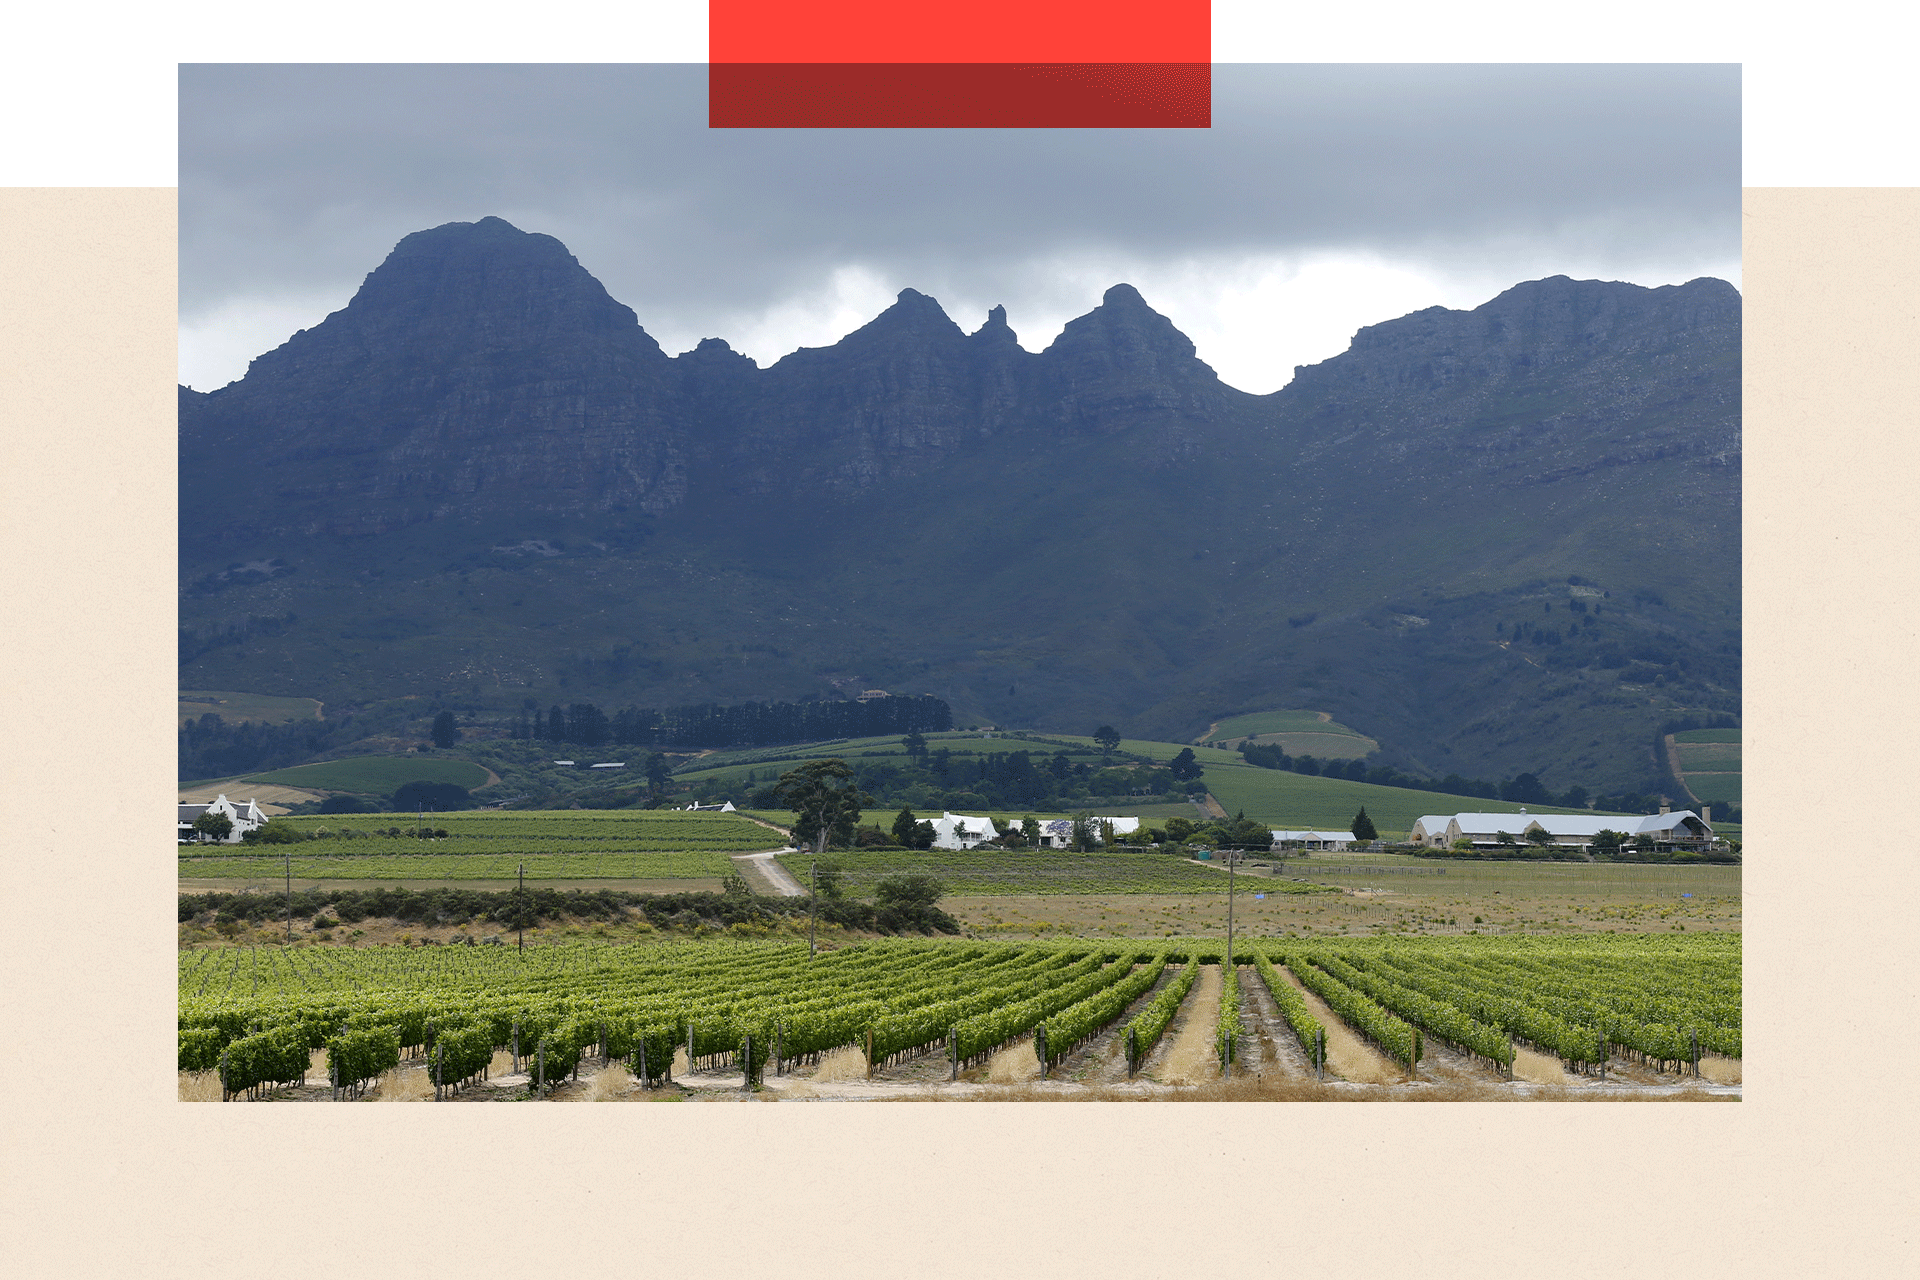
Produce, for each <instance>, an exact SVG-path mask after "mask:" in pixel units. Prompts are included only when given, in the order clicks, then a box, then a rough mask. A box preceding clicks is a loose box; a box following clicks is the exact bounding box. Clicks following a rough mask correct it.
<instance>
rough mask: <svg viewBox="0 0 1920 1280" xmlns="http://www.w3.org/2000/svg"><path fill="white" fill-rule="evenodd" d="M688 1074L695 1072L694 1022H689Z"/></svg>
mask: <svg viewBox="0 0 1920 1280" xmlns="http://www.w3.org/2000/svg"><path fill="white" fill-rule="evenodd" d="M687 1074H688V1075H692V1074H693V1023H692V1021H691V1020H689V1021H688V1023H687Z"/></svg>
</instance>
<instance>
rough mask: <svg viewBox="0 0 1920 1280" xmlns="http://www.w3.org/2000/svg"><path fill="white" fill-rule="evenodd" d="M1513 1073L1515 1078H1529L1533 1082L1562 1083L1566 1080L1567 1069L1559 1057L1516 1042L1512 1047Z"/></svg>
mask: <svg viewBox="0 0 1920 1280" xmlns="http://www.w3.org/2000/svg"><path fill="white" fill-rule="evenodd" d="M1513 1075H1514V1079H1516V1080H1530V1081H1532V1082H1533V1083H1534V1084H1551V1085H1564V1084H1565V1083H1566V1082H1567V1069H1566V1067H1565V1066H1564V1065H1562V1064H1561V1062H1560V1059H1558V1058H1556V1057H1554V1056H1552V1055H1551V1054H1545V1053H1536V1052H1535V1051H1534V1050H1532V1049H1529V1048H1527V1047H1526V1046H1525V1045H1518V1044H1517V1045H1515V1046H1514V1047H1513Z"/></svg>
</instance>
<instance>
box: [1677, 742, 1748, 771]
mask: <svg viewBox="0 0 1920 1280" xmlns="http://www.w3.org/2000/svg"><path fill="white" fill-rule="evenodd" d="M1674 749H1675V750H1676V751H1677V752H1678V753H1679V756H1680V769H1681V772H1683V773H1738V772H1740V744H1739V743H1737V742H1697V743H1696V742H1677V743H1675V744H1674Z"/></svg>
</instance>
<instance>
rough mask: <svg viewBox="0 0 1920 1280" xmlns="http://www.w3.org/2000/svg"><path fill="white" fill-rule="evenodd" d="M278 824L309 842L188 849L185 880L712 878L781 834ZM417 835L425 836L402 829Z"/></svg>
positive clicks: (687, 818) (452, 816) (694, 817)
mask: <svg viewBox="0 0 1920 1280" xmlns="http://www.w3.org/2000/svg"><path fill="white" fill-rule="evenodd" d="M273 821H274V825H275V826H276V827H279V826H283V825H284V826H286V827H289V828H291V829H293V830H295V831H300V832H302V833H310V834H312V835H313V836H314V837H315V838H313V839H310V840H305V841H301V842H299V843H296V844H288V845H274V846H272V847H271V851H270V852H269V851H268V850H266V849H262V848H260V847H258V846H253V845H244V844H236V845H184V846H182V847H181V849H180V855H179V873H180V876H181V878H183V879H194V880H202V879H236V880H239V879H261V878H270V877H273V876H278V875H283V874H285V873H287V871H288V870H289V869H290V870H291V872H292V874H293V875H294V876H296V877H298V878H300V879H303V880H511V879H514V878H515V876H516V875H517V874H518V870H519V868H520V867H521V866H522V865H524V866H525V868H526V874H527V878H528V879H530V880H586V879H646V880H676V879H708V880H710V879H717V878H719V877H721V876H724V875H726V874H727V873H728V872H729V871H731V870H732V869H733V866H732V863H731V861H730V860H729V858H728V854H730V853H733V852H744V851H751V850H756V849H770V848H776V847H778V846H779V845H780V843H781V836H780V833H778V832H776V831H770V830H768V829H767V828H766V827H764V826H761V825H760V824H759V823H756V822H750V821H748V820H747V819H745V818H741V817H736V816H735V815H733V814H730V813H671V812H668V813H660V812H640V813H633V812H629V811H610V812H609V811H601V812H595V811H592V810H570V811H566V812H558V813H543V812H537V811H527V812H519V813H509V812H492V811H489V812H484V813H471V812H469V813H435V814H426V815H424V816H417V815H415V814H411V813H407V814H357V813H356V814H344V815H340V816H337V817H325V818H323V817H301V818H275V819H274V820H273ZM416 831H417V832H424V833H427V834H425V835H415V834H409V833H412V832H416ZM442 831H444V832H446V834H445V835H444V836H441V835H439V834H438V833H439V832H442ZM289 857H290V858H291V859H292V862H291V868H289V864H288V861H287V860H288V858H289Z"/></svg>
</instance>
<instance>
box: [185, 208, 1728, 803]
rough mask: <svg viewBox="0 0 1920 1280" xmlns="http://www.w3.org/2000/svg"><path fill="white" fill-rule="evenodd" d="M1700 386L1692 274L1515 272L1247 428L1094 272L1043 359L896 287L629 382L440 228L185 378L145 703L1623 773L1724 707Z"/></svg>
mask: <svg viewBox="0 0 1920 1280" xmlns="http://www.w3.org/2000/svg"><path fill="white" fill-rule="evenodd" d="M1739 352H1740V300H1739V295H1738V294H1737V293H1736V292H1735V291H1734V290H1733V289H1732V288H1731V287H1730V286H1728V285H1726V284H1724V283H1722V282H1720V281H1714V280H1696V281H1692V282H1690V283H1688V284H1685V285H1680V286H1674V287H1668V288H1661V289H1645V288H1641V287H1638V286H1635V285H1628V284H1617V283H1604V282H1599V281H1574V280H1569V279H1566V278H1565V277H1555V278H1553V279H1548V280H1539V281H1532V282H1529V283H1525V284H1520V285H1516V286H1515V287H1514V288H1512V289H1509V290H1507V291H1506V292H1505V293H1503V294H1501V295H1500V296H1499V297H1497V298H1495V299H1493V300H1492V301H1490V302H1488V303H1487V304H1486V305H1484V306H1481V307H1477V308H1475V309H1473V310H1471V311H1449V310H1445V309H1442V308H1432V309H1429V310H1426V311H1421V312H1416V313H1414V314H1413V315H1409V316H1404V317H1401V318H1399V319H1397V320H1390V321H1387V322H1386V323H1383V324H1378V325H1374V326H1371V327H1369V328H1367V329H1363V330H1362V331H1361V332H1360V333H1359V334H1358V335H1356V337H1355V339H1354V342H1353V345H1352V348H1351V349H1350V350H1348V351H1347V352H1345V353H1343V354H1342V355H1340V356H1338V357H1335V358H1334V359H1331V360H1328V361H1325V362H1323V363H1321V364H1318V365H1314V366H1312V367H1310V368H1305V369H1302V370H1300V371H1298V375H1297V377H1296V378H1295V380H1294V381H1293V383H1292V384H1290V385H1289V386H1288V387H1286V388H1284V389H1283V390H1281V391H1279V392H1276V393H1274V394H1272V395H1267V396H1251V395H1247V394H1245V393H1243V392H1240V391H1237V390H1235V389H1233V388H1231V387H1228V386H1226V385H1225V384H1223V383H1222V382H1221V381H1220V380H1219V378H1218V377H1216V376H1215V374H1214V372H1213V370H1211V369H1210V368H1208V366H1207V365H1206V364H1204V363H1203V362H1202V361H1201V360H1200V359H1199V358H1198V355H1197V353H1196V352H1195V350H1194V347H1193V344H1192V343H1191V342H1190V341H1188V340H1187V338H1186V337H1185V336H1184V335H1182V334H1181V333H1180V332H1179V331H1178V330H1177V329H1176V328H1175V327H1174V326H1173V324H1172V323H1171V322H1170V321H1169V320H1168V319H1167V318H1166V317H1164V316H1162V315H1160V314H1158V313H1157V312H1155V311H1154V310H1153V309H1152V308H1151V307H1150V306H1149V305H1148V304H1147V302H1146V301H1145V300H1144V299H1143V298H1142V297H1141V296H1140V294H1139V292H1138V291H1137V290H1135V289H1134V288H1132V287H1131V286H1129V285H1124V284H1121V285H1116V286H1114V287H1113V288H1112V289H1109V290H1108V291H1107V293H1106V295H1105V297H1104V298H1103V299H1102V301H1101V303H1100V305H1099V306H1098V307H1096V308H1094V309H1093V310H1092V311H1091V312H1089V313H1088V314H1087V315H1084V316H1081V317H1079V318H1077V319H1075V320H1073V321H1071V322H1070V323H1069V324H1068V325H1067V326H1066V327H1065V330H1064V331H1063V332H1062V333H1061V334H1060V336H1059V338H1058V339H1056V340H1055V341H1054V342H1053V343H1052V344H1051V345H1050V346H1048V347H1047V348H1046V349H1045V350H1044V351H1041V352H1038V353H1032V352H1028V351H1026V350H1023V349H1022V348H1021V347H1020V346H1019V344H1018V342H1017V341H1016V338H1015V334H1014V331H1013V329H1012V328H1011V327H1010V325H1009V323H1008V317H1007V315H1006V313H1005V311H1004V309H1002V308H998V307H996V308H994V310H993V311H992V313H991V314H990V315H989V317H988V319H987V321H986V323H985V324H984V325H982V326H981V327H980V328H979V329H978V330H977V331H975V332H973V333H967V332H965V331H964V330H962V329H961V328H960V327H959V326H958V325H956V324H955V323H954V322H953V320H952V319H951V318H950V317H948V316H947V314H946V313H945V312H944V311H943V310H942V309H941V307H940V305H939V303H938V302H937V301H936V300H935V299H933V298H930V297H928V296H926V295H924V294H921V293H918V292H916V291H914V290H912V289H907V290H903V291H902V292H901V294H900V296H899V298H898V300H897V301H896V302H895V303H894V304H893V305H892V306H890V307H888V308H887V309H886V310H885V311H884V312H882V313H881V314H880V315H879V316H877V317H876V318H875V319H874V320H873V321H871V322H870V323H869V324H867V325H865V326H863V327H862V328H860V329H859V330H857V331H855V332H854V333H851V334H849V335H848V336H847V337H845V338H844V339H842V340H841V341H839V342H837V343H835V344H833V345H832V346H829V347H823V348H818V349H808V350H801V351H797V352H794V353H793V354H791V355H789V356H787V357H785V358H784V359H782V360H780V361H778V362H777V363H775V364H774V365H772V366H771V367H769V368H765V369H762V368H760V367H758V366H757V365H756V364H755V363H754V362H753V361H752V360H750V359H748V358H746V357H745V356H742V355H740V354H739V353H737V352H735V351H733V350H732V349H731V348H730V347H728V346H727V344H726V343H725V342H724V341H722V340H720V339H718V338H710V339H707V340H706V341H704V342H702V343H701V344H700V345H699V346H698V347H697V348H696V349H694V350H693V351H689V352H687V353H685V354H682V355H680V356H678V357H674V358H669V357H668V356H666V355H665V354H664V353H663V352H662V351H661V350H660V348H659V345H658V344H657V343H656V342H654V340H653V339H652V338H651V337H649V336H648V335H647V333H646V331H645V330H644V329H642V328H641V326H640V324H639V322H638V320H637V319H636V317H635V316H634V314H633V312H631V311H630V310H628V309H627V308H626V307H625V306H622V305H621V304H620V303H618V302H616V301H615V300H613V299H612V298H610V297H608V296H607V293H606V291H605V290H604V289H603V288H602V287H601V286H600V284H599V283H598V282H597V281H595V280H594V279H593V277H592V276H591V275H589V274H588V273H587V271H586V270H585V269H584V268H583V267H581V265H580V264H579V263H578V262H576V261H575V260H574V259H573V257H572V256H571V255H570V254H568V252H567V251H566V249H565V247H564V246H562V245H561V244H560V243H559V242H558V241H556V240H553V239H552V238H550V237H547V236H542V235H531V234H527V233H525V232H522V231H519V230H517V229H516V228H514V227H512V226H509V225H508V224H507V223H505V222H502V221H500V220H499V219H497V218H487V219H483V220H482V221H480V222H477V223H471V224H466V223H454V224H450V225H448V226H444V227H438V228H434V229H433V230H431V231H423V232H420V233H417V234H415V235H412V236H409V237H407V238H406V239H405V240H403V241H402V242H401V243H400V245H399V246H398V247H396V248H395V250H394V251H393V253H392V255H391V256H390V257H389V258H388V259H387V260H386V262H384V263H382V264H381V265H380V267H379V268H378V269H377V270H375V271H374V272H373V273H372V274H371V275H370V276H368V277H367V280H366V283H365V284H364V285H363V287H362V288H361V290H360V291H359V293H357V294H356V295H355V297H354V298H353V300H352V301H351V302H350V303H349V304H348V305H347V306H346V307H345V308H344V309H342V310H341V311H339V312H336V313H334V314H333V315H331V316H329V317H327V319H326V320H325V321H324V322H323V323H321V324H319V325H317V326H315V327H314V328H313V329H312V330H310V331H305V332H302V333H299V334H296V335H295V336H294V337H293V338H292V339H290V340H289V341H288V342H287V343H286V344H284V345H283V346H281V347H280V348H278V349H277V350H275V351H272V352H269V353H267V354H266V355H263V356H261V357H260V358H259V359H257V360H255V361H254V362H253V365H252V367H251V368H250V369H249V370H248V373H247V376H246V378H245V379H243V380H242V381H240V382H238V383H236V384H234V385H233V386H230V387H226V388H223V389H221V390H219V391H216V392H213V393H211V394H208V395H200V394H197V393H194V392H191V391H187V390H185V389H183V390H182V392H181V398H180V403H181V407H180V420H181V475H182V481H181V483H182V490H183V501H182V508H181V509H182V513H183V527H182V539H181V542H182V562H183V565H182V567H183V580H184V581H186V582H188V583H189V584H190V585H189V587H188V590H187V592H186V596H185V598H184V599H183V602H182V617H183V626H184V627H186V628H188V629H189V630H191V631H193V632H194V634H195V636H196V637H197V638H196V640H195V643H194V644H193V645H192V646H184V647H183V652H187V651H189V650H190V651H191V652H193V653H195V654H196V655H197V656H195V657H194V658H192V659H191V660H190V664H191V665H190V669H186V670H183V679H186V680H188V681H189V687H203V688H239V689H260V690H276V691H281V692H288V693H300V694H306V695H309V696H315V697H322V698H324V699H326V700H327V701H329V702H333V701H338V700H346V701H353V700H356V699H360V698H366V697H384V696H396V695H398V694H401V693H414V692H420V691H422V690H423V689H458V690H462V691H465V693H466V695H467V696H470V697H471V698H473V699H476V700H478V704H485V703H486V702H487V700H488V699H507V700H509V701H511V702H512V703H513V704H514V705H517V704H518V699H519V698H520V697H521V696H524V695H526V694H528V693H532V694H533V695H534V696H539V697H543V698H545V697H555V696H558V695H559V694H560V690H561V689H562V688H563V687H564V688H565V689H567V690H568V692H567V693H566V694H565V695H564V696H565V697H567V698H571V697H576V696H582V695H590V696H592V697H595V698H599V699H602V700H605V701H609V702H612V701H629V700H630V701H633V702H636V703H639V704H641V705H648V704H655V705H659V704H667V705H673V704H681V703H690V702H698V701H703V700H708V699H712V700H717V701H735V700H742V699H748V698H768V697H804V696H809V695H811V694H830V693H831V691H832V690H833V689H835V688H838V687H841V686H842V685H846V684H847V682H849V681H851V682H852V683H853V684H855V685H858V686H859V687H882V688H890V689H895V691H896V692H899V691H905V692H914V693H921V692H926V693H937V694H939V695H940V696H943V697H946V698H948V699H949V700H950V701H951V702H953V703H954V705H955V711H956V714H957V715H959V716H961V717H962V718H963V720H973V719H977V720H980V721H982V722H999V723H1012V724H1031V725H1035V726H1037V727H1060V728H1075V727H1076V726H1077V727H1079V728H1084V727H1085V726H1084V725H1082V724H1081V722H1082V721H1085V722H1086V723H1087V724H1098V723H1100V722H1101V721H1103V720H1104V721H1109V722H1111V723H1113V724H1115V725H1117V726H1119V727H1121V728H1122V729H1123V730H1126V731H1130V732H1131V731H1138V732H1152V733H1156V734H1161V735H1167V736H1188V735H1190V734H1191V733H1193V732H1197V731H1198V729H1200V728H1203V727H1204V726H1205V724H1206V723H1207V722H1208V721H1210V720H1213V719H1218V718H1220V716H1222V715H1227V714H1233V713H1235V712H1239V711H1247V710H1262V709H1269V708H1277V707H1297V706H1308V707H1313V708H1315V709H1319V710H1327V711H1330V712H1333V713H1335V715H1336V718H1338V719H1340V720H1342V721H1343V722H1345V723H1348V724H1352V725H1355V726H1356V727H1359V728H1361V729H1363V730H1364V731H1366V732H1368V733H1370V734H1372V735H1373V736H1375V737H1378V738H1382V739H1383V740H1386V741H1391V742H1393V743H1396V744H1399V746H1398V747H1397V748H1396V749H1397V750H1400V751H1401V752H1402V754H1401V755H1400V756H1399V757H1398V760H1397V763H1399V764H1402V765H1413V766H1415V767H1420V768H1425V769H1427V770H1428V771H1430V772H1433V773H1435V774H1443V773H1445V772H1448V771H1450V770H1454V769H1458V770H1459V771H1461V772H1463V773H1468V774H1478V775H1480V776H1488V775H1491V774H1493V773H1496V772H1500V771H1503V770H1504V771H1505V772H1507V773H1513V772H1517V771H1519V770H1521V769H1529V770H1532V771H1534V772H1540V771H1541V770H1542V769H1551V768H1553V767H1556V762H1557V767H1562V768H1564V769H1565V770H1568V771H1575V774H1576V776H1572V777H1559V778H1553V777H1550V778H1549V781H1550V783H1551V784H1552V785H1555V786H1561V787H1564V786H1566V785H1570V783H1571V782H1573V781H1581V782H1582V783H1583V784H1585V785H1589V786H1599V785H1601V784H1602V783H1603V782H1605V783H1606V784H1607V785H1621V786H1629V785H1632V786H1637V785H1639V784H1641V783H1642V782H1644V779H1643V778H1642V777H1639V776H1636V775H1635V773H1634V771H1635V770H1636V769H1638V767H1639V765H1638V764H1637V763H1636V762H1638V761H1639V760H1640V758H1641V757H1643V756H1644V755H1645V754H1646V751H1645V744H1644V742H1643V741H1642V738H1643V737H1645V736H1646V735H1648V734H1650V733H1651V731H1652V728H1653V727H1654V726H1656V725H1657V724H1658V723H1659V721H1660V720H1661V719H1662V718H1664V717H1666V716H1667V715H1669V714H1670V713H1673V714H1677V713H1679V709H1682V708H1685V709H1694V710H1697V709H1699V708H1703V707H1704V708H1709V709H1715V710H1724V709H1728V708H1734V709H1737V707H1738V674H1739V658H1738V630H1737V628H1738V619H1739V612H1738V611H1739V493H1738V464H1739V455H1740V444H1739V385H1740V383H1739ZM236 468H237V469H239V471H240V473H241V474H242V475H243V476H244V481H243V482H242V483H240V484H238V485H236V484H235V483H234V482H233V477H234V475H235V473H236ZM316 535H320V536H319V537H318V539H316ZM233 565H264V566H267V567H266V568H264V569H260V570H258V571H255V572H246V571H242V572H239V573H238V574H236V573H235V572H234V571H233V570H232V568H231V566H233ZM222 566H228V567H226V568H223V567H222ZM1594 592H1600V593H1602V594H1600V595H1593V593H1594ZM1589 596H1591V597H1592V598H1593V599H1594V600H1595V601H1597V602H1604V608H1602V607H1601V606H1600V605H1599V604H1596V606H1595V607H1594V610H1593V611H1592V612H1588V611H1587V610H1586V609H1585V608H1582V609H1580V610H1572V605H1573V604H1576V603H1581V602H1583V601H1585V600H1587V599H1588V598H1589ZM1521 602H1524V603H1521ZM1543 606H1544V613H1543ZM1556 611H1558V612H1556ZM288 618H294V619H297V621H286V619H288ZM262 619H266V620H272V621H271V625H270V626H269V625H266V624H264V623H262V624H261V625H257V626H256V625H254V622H255V621H257V620H262ZM1496 623H1498V624H1499V626H1500V628H1501V630H1499V631H1495V630H1494V626H1495V624H1496ZM1576 623H1577V625H1575V624H1576ZM1549 624H1552V625H1549ZM1515 628H1518V629H1517V630H1516V629H1515ZM1547 632H1551V635H1549V634H1547ZM234 635H239V636H256V637H259V636H270V637H271V642H270V643H259V644H256V643H254V642H253V641H248V640H242V641H236V642H232V643H229V642H228V641H226V640H224V639H220V637H228V636H234ZM1515 636H1525V637H1526V640H1525V646H1526V647H1524V648H1523V647H1522V646H1521V644H1520V642H1518V641H1516V640H1514V639H1513V637H1515ZM210 638H211V639H210ZM368 638H375V639H379V640H380V643H379V645H378V646H376V647H372V648H369V647H365V645H364V641H365V640H367V639H368ZM1536 648H1537V651H1536ZM1635 655H1637V656H1635ZM1629 661H1631V662H1632V663H1633V664H1634V665H1633V666H1632V668H1631V669H1632V670H1634V671H1638V672H1641V673H1642V674H1645V673H1647V672H1651V671H1653V670H1654V669H1655V668H1658V669H1659V670H1660V671H1661V672H1663V673H1664V674H1662V675H1661V677H1660V679H1661V681H1662V683H1661V684H1660V685H1658V686H1641V685H1636V686H1634V687H1633V688H1631V689H1625V690H1624V691H1623V688H1624V687H1623V686H1621V685H1620V684H1619V680H1618V678H1617V676H1618V672H1619V671H1620V670H1622V669H1625V668H1626V664H1627V663H1628V662H1629ZM1608 664H1612V665H1611V666H1609V665H1608ZM1649 678H1651V677H1649ZM896 686H898V688H896ZM1540 744H1547V745H1545V746H1542V745H1540ZM1595 744H1599V745H1595ZM1582 770H1584V771H1587V772H1585V773H1579V772H1578V771H1582ZM1609 771H1611V772H1610V773H1609ZM1543 776H1546V775H1543ZM1608 778H1611V781H1610V782H1609V781H1608Z"/></svg>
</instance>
